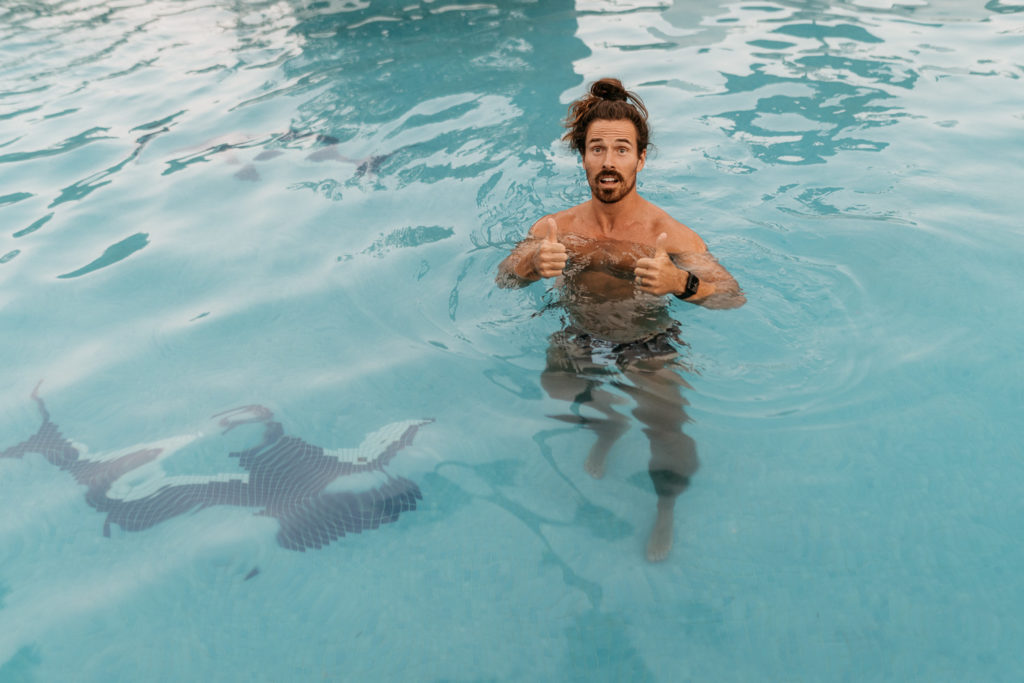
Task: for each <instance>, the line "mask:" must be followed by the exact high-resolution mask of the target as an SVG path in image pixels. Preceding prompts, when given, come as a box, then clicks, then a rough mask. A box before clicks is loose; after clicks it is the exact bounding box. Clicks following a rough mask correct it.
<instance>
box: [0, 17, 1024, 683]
mask: <svg viewBox="0 0 1024 683" xmlns="http://www.w3.org/2000/svg"><path fill="white" fill-rule="evenodd" d="M1022 48H1024V5H1021V4H1020V3H1018V2H1010V1H1009V0H1001V1H992V2H987V3H983V2H980V1H979V2H972V3H964V2H952V1H949V0H944V1H934V2H929V1H927V0H908V1H906V2H891V1H890V0H862V1H861V2H839V3H825V2H816V1H813V0H807V1H805V2H796V1H791V2H790V1H786V2H783V1H778V0H776V1H767V2H761V1H757V2H739V3H735V2H703V3H688V2H677V3H676V4H675V5H671V4H668V3H660V4H659V3H653V2H652V3H640V2H610V1H609V2H597V1H595V2H584V1H583V0H579V2H577V3H576V4H575V5H574V4H572V3H568V2H544V3H534V2H501V3H495V4H487V3H475V4H464V5H456V4H444V3H442V2H440V1H438V2H415V1H405V2H368V1H362V2H360V1H355V0H353V1H347V0H346V1H339V0H331V1H329V2H317V3H298V2H244V1H243V2H221V1H219V0H210V1H207V2H199V1H198V0H182V1H179V2H147V3H141V2H136V3H132V2H116V3H100V2H89V1H87V0H86V1H82V2H54V3H49V4H46V5H42V4H34V3H33V4H27V3H26V4H4V5H2V6H0V227H2V230H0V329H2V330H3V334H2V336H0V358H2V359H3V361H2V368H3V378H4V381H3V382H2V383H0V416H2V419H0V451H4V449H10V448H12V447H15V446H16V445H17V444H19V443H24V442H25V441H26V440H28V439H30V437H32V436H33V435H34V434H37V433H38V432H39V430H40V425H41V424H42V415H41V413H40V410H39V406H38V405H37V404H36V402H34V401H33V400H32V394H33V391H34V390H35V388H36V387H37V385H38V396H39V397H41V399H42V400H43V401H45V406H46V409H47V410H48V412H49V417H50V419H51V421H52V422H51V424H52V425H54V426H55V428H58V429H59V432H60V435H62V437H63V438H64V439H65V441H66V443H67V444H68V447H70V448H72V449H73V450H74V452H75V453H76V454H77V457H78V459H79V462H88V463H100V464H104V463H105V464H106V465H102V466H107V465H109V464H110V463H114V462H118V459H119V458H125V457H129V456H130V457H133V458H141V459H143V460H146V462H145V463H144V464H139V466H137V467H133V468H129V469H127V470H126V471H125V473H124V474H123V476H121V477H119V478H117V479H116V480H115V481H113V483H112V485H111V487H110V489H109V491H108V496H109V498H110V499H111V500H116V501H120V502H119V503H118V504H119V505H121V507H118V508H116V509H113V508H112V509H100V508H101V507H102V505H101V504H100V503H97V502H96V501H95V500H94V499H91V498H89V497H88V496H87V493H88V492H89V490H90V489H89V488H88V486H87V485H85V484H84V483H83V480H82V477H83V476H84V475H83V474H82V471H81V470H72V469H67V468H64V469H62V468H61V467H58V466H55V464H54V463H53V462H52V461H48V460H47V459H46V458H44V457H43V456H42V455H40V454H39V453H30V452H26V453H24V454H23V455H22V454H19V457H14V455H13V453H14V452H13V451H10V450H7V451H4V452H7V453H8V457H6V458H4V459H0V490H2V497H0V680H2V681H5V682H6V681H22V680H38V681H49V680H70V679H75V680H86V681H99V680H109V679H114V680H185V679H199V680H222V681H230V680H238V681H249V680H267V681H281V680H405V679H411V680H431V681H433V680H459V681H463V680H466V681H468V680H523V681H526V680H564V679H570V680H588V681H592V680H607V681H620V680H655V681H676V680H736V681H746V680H806V681H822V680H856V681H860V680H894V681H905V680H922V681H935V680H1012V679H1016V678H1018V677H1019V672H1020V671H1021V667H1022V666H1024V661H1022V660H1024V657H1022V656H1021V655H1020V654H1019V643H1020V641H1021V640H1022V638H1024V620H1022V619H1021V617H1020V614H1021V612H1022V610H1024V582H1022V580H1021V579H1020V576H1019V574H1020V571H1019V568H1020V566H1021V565H1022V563H1024V550H1022V549H1021V544H1020V541H1019V539H1020V536H1021V532H1022V531H1024V503H1022V498H1021V495H1020V490H1021V487H1022V485H1024V447H1022V446H1021V443H1020V436H1021V427H1020V417H1019V415H1018V414H1019V412H1020V408H1021V406H1022V404H1024V400H1022V399H1024V396H1022V389H1021V387H1022V386H1024V362H1022V361H1021V358H1020V353H1019V350H1018V345H1019V339H1020V338H1021V336H1022V332H1024V317H1022V315H1021V311H1022V310H1024V294H1022V290H1021V288H1020V287H1019V286H1018V281H1019V279H1020V278H1019V275H1018V271H1019V268H1020V264H1021V263H1024V260H1022V256H1024V226H1022V222H1021V218H1020V216H1021V215H1022V209H1024V200H1022V199H1021V192H1020V189H1019V186H1020V176H1021V174H1020V166H1021V156H1020V148H1021V143H1022V142H1024V87H1022V78H1021V77H1022V75H1024V65H1022V63H1021V55H1024V49H1022ZM605 75H617V76H618V77H620V78H622V80H623V81H624V82H625V83H626V84H627V85H628V86H630V87H632V88H634V89H636V90H637V91H638V92H639V94H640V95H641V96H642V97H643V98H644V100H645V101H646V103H647V105H648V106H649V108H650V109H651V111H652V116H653V126H654V143H655V145H656V150H655V153H654V154H653V155H652V157H651V159H650V161H649V163H648V165H647V167H646V169H645V170H644V171H643V173H642V175H641V185H640V188H641V192H642V193H643V194H644V195H645V196H647V197H648V198H649V199H651V200H653V201H654V202H656V203H658V204H659V205H661V206H662V207H664V208H665V209H666V210H668V211H669V212H670V213H672V214H673V215H674V216H676V217H677V218H679V219H680V220H682V221H683V222H685V223H687V224H688V225H690V226H691V227H693V228H694V229H696V230H697V231H698V232H699V233H700V234H701V235H702V236H703V237H704V238H705V240H706V241H707V242H708V244H709V246H710V248H711V250H712V251H713V252H714V253H715V254H716V255H717V256H718V257H719V259H720V260H721V261H722V262H723V263H724V264H725V265H726V266H727V267H728V268H729V269H730V271H731V272H732V273H733V274H734V275H735V276H736V278H737V279H738V280H739V282H740V284H741V285H742V286H743V288H744V290H745V292H746V294H747V298H748V303H747V305H746V306H744V307H743V308H741V309H738V310H735V311H707V310H703V309H699V308H695V307H691V306H687V305H685V304H681V303H680V304H674V305H673V311H674V314H675V316H676V317H677V318H678V319H679V320H680V322H681V324H682V329H683V337H684V338H685V339H686V341H687V343H688V344H689V346H688V348H687V349H686V353H685V361H686V363H687V364H688V365H689V366H690V367H691V368H692V369H691V371H688V372H687V373H685V378H686V380H687V382H688V383H689V384H690V385H691V388H690V389H688V390H687V392H686V395H685V398H686V400H687V401H688V403H689V405H688V406H687V413H688V414H689V416H690V418H691V420H692V421H691V422H690V423H689V424H687V426H686V432H687V434H689V435H690V436H691V437H692V438H693V439H694V440H695V441H696V443H697V449H698V453H699V457H700V469H699V470H698V471H697V473H696V475H695V476H694V477H693V480H692V484H691V486H690V488H689V490H688V491H686V492H685V493H684V494H683V495H682V496H681V497H680V498H679V502H678V504H677V506H676V530H675V545H674V548H673V550H672V554H671V556H670V558H669V559H668V561H666V562H664V563H660V564H649V563H647V561H646V560H645V559H644V546H645V542H646V535H647V533H648V531H649V529H650V525H651V522H652V520H653V516H654V503H655V494H654V492H653V490H652V488H651V484H650V480H649V478H648V475H647V466H646V465H647V446H646V440H645V438H644V436H643V434H642V433H641V432H640V431H639V430H638V429H634V430H633V431H632V432H630V433H629V434H628V435H627V436H626V437H624V439H623V440H622V441H621V442H620V444H619V446H618V447H617V448H616V450H615V452H614V453H613V454H612V456H611V458H610V460H609V463H608V469H607V473H606V474H605V476H604V478H603V479H601V480H595V479H593V478H591V477H590V476H589V475H588V474H587V473H586V472H585V471H584V468H583V461H584V458H585V454H586V451H587V449H588V448H589V445H590V442H591V439H592V437H591V436H590V435H589V434H588V433H586V432H584V431H583V430H581V429H580V428H579V427H578V426H574V425H571V424H566V423H564V422H559V421H556V420H552V419H551V418H550V417H548V416H549V415H553V414H559V413H564V412H565V410H566V407H565V405H564V404H561V403H559V402H558V401H555V400H553V399H551V398H549V397H548V396H547V395H546V394H545V393H544V392H543V390H542V389H541V387H540V383H539V375H540V372H541V370H542V369H543V367H544V354H545V349H546V348H547V337H548V336H549V335H550V334H551V333H552V332H554V331H556V330H557V329H559V325H560V323H559V318H558V315H557V312H553V311H549V312H545V313H543V314H541V315H535V313H536V312H537V311H538V310H540V309H542V308H543V307H544V304H545V302H546V301H548V300H549V299H550V294H547V293H546V292H545V291H544V287H543V286H542V285H539V284H538V285H533V286H532V287H530V288H527V289H524V290H517V291H507V290H505V291H502V290H497V289H495V288H494V286H493V277H494V273H495V269H496V266H497V264H498V263H499V262H500V261H501V259H502V258H503V257H504V255H505V254H506V253H507V251H508V249H509V248H510V247H511V245H512V244H514V243H515V241H516V240H517V239H519V238H520V237H521V236H522V234H523V233H524V231H525V230H526V228H527V227H528V226H529V225H530V224H531V223H532V222H533V221H534V220H536V218H537V217H539V216H541V215H543V214H544V213H546V212H549V211H553V210H556V209H560V208H563V207H565V206H567V205H569V204H572V203H576V202H579V201H582V200H583V199H585V198H586V196H587V194H586V193H587V190H586V184H585V182H584V181H583V179H582V177H581V173H580V171H579V167H578V163H577V161H576V159H575V158H574V157H573V156H572V155H571V154H570V153H569V152H568V151H567V150H566V149H564V147H563V146H562V145H561V144H560V143H558V137H559V136H560V134H561V130H560V128H559V120H560V118H561V117H562V116H563V115H564V112H565V107H566V105H567V104H568V102H569V101H571V100H572V99H573V98H575V97H577V96H578V95H579V94H580V93H581V92H582V90H583V87H584V84H585V83H587V82H589V81H591V80H593V79H595V78H598V77H601V76H605ZM40 382H41V384H40ZM253 405H260V406H263V407H264V408H265V411H266V412H265V413H260V412H259V411H258V410H257V409H249V410H248V412H245V411H238V412H235V413H232V414H231V415H230V416H228V417H224V416H222V415H221V414H222V413H224V412H225V411H230V410H233V409H235V408H238V407H241V406H253ZM627 409H628V406H627ZM270 414H272V417H266V415H270ZM260 415H263V416H264V417H262V418H259V416H260ZM229 418H231V419H235V420H236V422H237V423H239V426H238V427H237V428H233V429H231V430H230V431H227V432H225V431H224V430H225V424H222V422H221V421H222V420H225V419H229ZM257 418H259V419H257ZM244 419H250V421H249V422H247V423H244V424H242V422H243V420H244ZM428 420H432V422H428ZM275 422H276V423H278V424H280V425H281V429H282V430H283V433H284V434H285V435H287V437H289V438H294V439H301V440H302V441H303V442H304V443H305V444H307V445H309V446H310V447H311V448H313V447H323V448H326V449H342V450H340V451H337V452H336V453H334V455H335V457H336V458H337V459H345V458H348V459H349V460H351V461H352V462H357V461H358V458H359V457H363V458H368V459H369V460H370V461H374V462H379V463H380V464H381V466H380V467H379V468H377V469H375V470H370V471H365V472H360V473H349V474H346V475H344V476H337V477H336V478H334V479H333V480H331V481H330V482H329V484H327V488H326V489H325V491H327V492H329V493H330V494H331V495H335V496H336V498H332V500H340V501H346V500H351V499H352V498H350V497H346V496H355V495H362V492H371V493H373V492H380V491H382V490H385V489H386V487H388V486H392V487H398V488H399V489H400V491H401V492H402V493H401V495H398V494H396V495H395V496H391V497H385V498H386V503H382V505H385V507H387V506H391V505H392V504H393V501H395V500H401V501H403V504H404V507H402V509H401V511H400V513H399V511H398V509H397V508H392V507H387V509H388V511H389V512H390V513H391V515H390V516H388V515H383V513H382V516H379V517H377V518H376V519H375V520H374V522H375V524H371V523H369V522H368V523H367V524H366V526H364V527H359V529H358V530H360V531H361V533H355V531H356V530H355V529H353V528H352V527H351V526H350V527H348V533H344V534H343V535H338V534H335V535H334V536H330V535H327V536H321V537H319V541H316V540H315V539H314V540H312V541H311V540H308V539H307V540H302V541H301V542H299V541H296V540H295V539H296V538H299V537H298V536H288V535H287V533H285V534H284V536H282V535H281V534H282V533H284V532H282V531H281V530H282V529H283V528H284V526H282V525H283V524H284V522H283V521H282V520H284V519H285V518H286V517H285V516H279V517H277V518H275V516H274V515H270V514H254V513H256V512H258V511H259V510H261V509H263V508H262V507H260V506H255V505H243V504H237V503H236V504H224V503H222V504H217V505H208V506H206V507H202V506H201V505H200V504H199V503H197V502H196V500H199V499H196V500H193V499H188V500H186V504H185V506H184V509H183V510H181V511H177V512H175V513H174V514H171V513H167V514H166V515H164V516H163V517H160V516H159V515H158V514H157V512H155V511H154V510H155V508H153V507H152V506H149V507H147V505H149V503H148V502H147V501H153V500H155V498H153V497H154V496H158V495H160V492H161V491H165V492H166V491H175V492H181V491H192V490H199V489H189V488H187V487H188V486H196V487H208V488H204V489H202V490H204V491H208V490H210V491H212V490H213V488H209V487H211V486H213V485H214V484H216V485H223V486H230V485H232V484H230V482H231V481H236V482H241V481H242V480H243V479H244V478H245V477H246V476H249V477H250V479H249V482H250V484H252V483H253V482H254V481H255V477H256V474H255V472H253V473H251V474H247V473H246V471H245V470H243V468H242V467H241V463H242V461H243V458H241V457H238V456H237V455H236V456H234V457H232V456H231V455H229V454H231V453H235V454H238V453H240V452H242V451H245V450H246V449H251V448H254V447H256V446H258V445H259V444H260V443H261V438H266V433H265V432H264V430H265V429H267V425H268V424H271V423H275ZM389 425H390V427H389ZM407 428H410V429H415V433H414V436H411V437H410V438H409V439H407V440H406V441H405V442H402V445H401V448H400V449H398V450H397V451H396V452H391V454H390V455H389V456H388V457H387V458H382V456H381V454H382V453H385V452H388V451H387V448H388V444H394V443H398V441H396V439H398V434H399V433H400V432H402V430H404V429H407ZM380 430H384V431H380ZM375 435H376V436H375ZM55 438H56V437H55ZM54 443H56V442H54ZM61 443H64V442H61ZM274 443H275V444H278V443H284V442H283V441H274ZM289 443H292V442H289ZM283 452H288V453H290V452H292V451H287V449H285V451H283ZM307 452H308V451H303V453H307ZM140 453H141V454H144V455H142V456H140V455H138V454H140ZM317 453H319V451H317ZM145 454H151V456H152V457H150V455H145ZM153 454H158V455H153ZM146 458H149V459H148V460H147V459H146ZM374 458H378V459H379V461H375V460H374ZM385 461H386V462H385ZM121 462H125V461H124V460H121ZM133 462H134V461H133ZM140 462H141V461H140ZM96 466H97V467H101V465H96ZM282 481H284V480H283V479H281V478H276V479H275V478H274V477H273V476H272V477H271V485H272V486H283V484H281V482H282ZM387 490H392V489H387ZM414 493H419V496H420V497H418V498H417V497H416V496H415V495H414ZM211 495H212V494H211ZM375 495H376V494H375ZM385 498H381V499H380V500H385ZM208 500H209V501H213V500H214V498H212V497H211V498H209V499H208ZM90 501H92V502H90ZM139 501H142V502H139ZM161 509H162V510H166V509H168V508H161ZM140 510H141V511H145V512H146V514H150V515H151V516H150V517H146V518H140V517H139V516H134V517H133V516H132V515H133V514H134V513H135V512H136V511H140ZM283 514H284V513H282V515H283ZM325 514H326V513H325ZM339 514H340V513H339ZM117 515H120V516H117ZM110 519H113V523H110V524H109V525H108V532H109V536H105V535H104V525H105V521H109V520H110ZM346 519H348V518H346ZM144 523H148V524H149V526H145V528H137V529H132V528H130V527H131V525H132V524H137V525H140V526H144ZM375 526H376V528H375ZM325 533H326V532H325ZM303 538H304V539H305V538H307V537H303ZM282 539H283V540H282ZM289 539H290V540H289ZM314 541H315V542H314ZM289 542H291V543H292V545H291V546H289V545H288V543H289ZM306 543H308V544H307V545H303V544H306ZM296 544H298V545H301V546H302V547H301V548H296V547H295V545H296ZM317 544H319V547H317Z"/></svg>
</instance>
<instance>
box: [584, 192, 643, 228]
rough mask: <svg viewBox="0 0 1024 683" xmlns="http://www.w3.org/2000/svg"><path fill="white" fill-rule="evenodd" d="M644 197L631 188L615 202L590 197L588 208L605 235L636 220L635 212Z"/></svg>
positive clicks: (640, 205)
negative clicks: (630, 190)
mask: <svg viewBox="0 0 1024 683" xmlns="http://www.w3.org/2000/svg"><path fill="white" fill-rule="evenodd" d="M643 204H644V199H643V198H642V197H641V196H640V195H639V194H637V192H636V190H633V191H632V192H630V193H629V194H628V195H626V196H625V197H623V198H622V199H620V200H619V201H617V202H613V203H610V204H608V203H605V202H602V201H600V200H599V199H597V198H596V197H591V198H590V210H591V213H592V215H593V217H594V222H595V223H596V224H597V227H598V228H600V230H601V232H602V233H603V234H604V235H605V236H606V237H611V236H613V235H614V234H615V232H616V228H619V227H621V226H623V225H624V224H626V223H628V222H631V221H633V220H636V218H637V212H639V211H640V209H641V207H642V205H643Z"/></svg>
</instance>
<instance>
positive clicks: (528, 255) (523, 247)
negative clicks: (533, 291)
mask: <svg viewBox="0 0 1024 683" xmlns="http://www.w3.org/2000/svg"><path fill="white" fill-rule="evenodd" d="M532 241H533V240H531V241H530V242H532ZM530 242H525V243H522V244H519V245H517V246H516V248H515V249H513V250H512V253H511V254H509V255H508V256H507V257H505V260H504V261H502V262H501V264H500V265H499V266H498V276H497V278H495V282H496V283H497V284H498V286H499V287H501V288H503V289H515V288H518V287H525V286H526V285H528V284H530V283H531V282H536V281H537V280H539V279H540V274H539V273H538V272H537V269H536V268H535V267H534V265H533V254H534V253H535V252H536V246H535V245H534V244H531V243H530Z"/></svg>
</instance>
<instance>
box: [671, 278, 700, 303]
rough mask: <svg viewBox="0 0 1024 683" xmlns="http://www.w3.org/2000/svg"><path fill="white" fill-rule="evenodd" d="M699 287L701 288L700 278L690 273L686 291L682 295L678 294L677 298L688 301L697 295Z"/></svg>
mask: <svg viewBox="0 0 1024 683" xmlns="http://www.w3.org/2000/svg"><path fill="white" fill-rule="evenodd" d="M698 287H700V278H699V277H697V276H696V275H694V274H693V273H688V274H687V276H686V289H684V290H683V293H682V294H676V298H677V299H682V300H683V301H686V300H687V299H689V298H690V297H691V296H693V295H694V294H696V293H697V288H698Z"/></svg>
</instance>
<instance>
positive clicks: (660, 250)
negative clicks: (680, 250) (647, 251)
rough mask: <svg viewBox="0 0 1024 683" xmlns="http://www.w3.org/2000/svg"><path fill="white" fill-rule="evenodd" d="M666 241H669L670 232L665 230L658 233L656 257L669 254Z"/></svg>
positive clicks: (655, 248) (655, 246) (655, 245)
mask: <svg viewBox="0 0 1024 683" xmlns="http://www.w3.org/2000/svg"><path fill="white" fill-rule="evenodd" d="M666 242H668V233H664V232H663V233H661V234H660V235H658V239H657V240H655V241H654V258H660V257H662V256H668V252H667V251H666V250H665V243H666Z"/></svg>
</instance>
